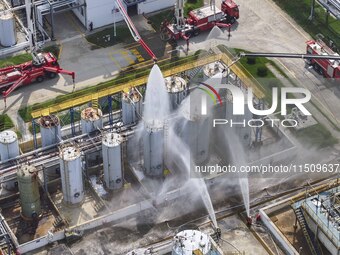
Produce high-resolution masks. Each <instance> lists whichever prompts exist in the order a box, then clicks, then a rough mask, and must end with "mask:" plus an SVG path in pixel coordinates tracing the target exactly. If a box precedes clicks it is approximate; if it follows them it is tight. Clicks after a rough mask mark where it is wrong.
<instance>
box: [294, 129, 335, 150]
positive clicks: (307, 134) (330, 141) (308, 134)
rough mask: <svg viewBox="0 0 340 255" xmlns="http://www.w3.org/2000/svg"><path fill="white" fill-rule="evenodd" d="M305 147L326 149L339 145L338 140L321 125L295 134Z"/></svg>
mask: <svg viewBox="0 0 340 255" xmlns="http://www.w3.org/2000/svg"><path fill="white" fill-rule="evenodd" d="M293 134H294V135H296V138H297V139H298V140H299V141H300V142H301V143H302V144H305V145H308V146H316V147H317V148H325V147H329V146H333V145H335V144H337V143H338V140H337V139H336V138H335V137H333V136H332V134H331V133H330V132H329V131H328V130H327V129H326V128H325V127H324V126H323V125H321V124H320V123H319V124H316V125H314V126H311V127H307V128H304V129H303V130H299V131H296V132H294V133H293Z"/></svg>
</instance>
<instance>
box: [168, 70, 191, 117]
mask: <svg viewBox="0 0 340 255" xmlns="http://www.w3.org/2000/svg"><path fill="white" fill-rule="evenodd" d="M164 81H165V86H166V89H167V91H168V93H169V95H170V104H171V109H172V110H175V109H177V107H178V106H179V105H180V104H181V103H182V101H183V100H184V98H185V97H186V96H187V93H188V83H187V82H186V81H185V80H184V79H183V78H182V77H179V76H170V77H167V78H165V79H164Z"/></svg>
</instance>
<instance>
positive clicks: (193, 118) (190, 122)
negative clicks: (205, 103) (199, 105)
mask: <svg viewBox="0 0 340 255" xmlns="http://www.w3.org/2000/svg"><path fill="white" fill-rule="evenodd" d="M191 108H193V106H191V107H190V109H188V108H187V107H184V108H182V109H181V115H182V118H181V120H180V122H179V127H178V130H179V136H180V137H181V139H182V141H184V143H185V144H186V145H187V146H188V147H189V149H190V155H191V160H192V161H193V162H194V163H196V164H197V165H199V164H202V163H205V162H206V161H207V160H208V159H209V155H210V154H209V153H210V136H211V127H212V124H211V121H210V117H209V116H205V115H201V114H200V112H199V109H197V111H195V109H191Z"/></svg>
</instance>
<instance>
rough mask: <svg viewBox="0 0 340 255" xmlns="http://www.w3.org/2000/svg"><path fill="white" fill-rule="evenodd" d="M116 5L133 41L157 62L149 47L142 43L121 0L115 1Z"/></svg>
mask: <svg viewBox="0 0 340 255" xmlns="http://www.w3.org/2000/svg"><path fill="white" fill-rule="evenodd" d="M115 1H116V3H117V8H118V10H119V11H120V13H121V14H122V16H123V18H124V20H125V23H126V25H127V26H128V28H129V30H130V33H131V35H132V37H133V39H134V40H135V41H136V42H138V43H139V44H140V45H141V46H142V47H143V48H144V49H145V51H146V52H147V53H148V54H149V56H150V57H151V58H152V59H153V60H154V61H157V57H156V55H155V54H154V53H153V52H152V50H151V49H150V48H149V46H148V45H147V44H146V43H145V42H144V41H143V39H142V37H141V36H140V34H139V33H138V30H137V28H136V27H135V25H134V24H133V22H132V20H131V19H130V17H129V15H128V14H127V12H126V10H125V8H124V6H123V3H122V2H121V0H115Z"/></svg>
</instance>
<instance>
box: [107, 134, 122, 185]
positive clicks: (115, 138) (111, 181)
mask: <svg viewBox="0 0 340 255" xmlns="http://www.w3.org/2000/svg"><path fill="white" fill-rule="evenodd" d="M102 153H103V164H104V181H105V187H106V188H108V189H111V190H113V189H120V188H122V187H123V183H124V182H123V164H122V137H121V135H120V134H117V133H112V132H110V133H106V134H104V136H103V141H102Z"/></svg>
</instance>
